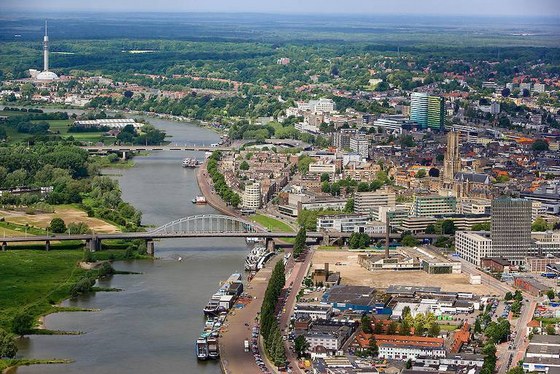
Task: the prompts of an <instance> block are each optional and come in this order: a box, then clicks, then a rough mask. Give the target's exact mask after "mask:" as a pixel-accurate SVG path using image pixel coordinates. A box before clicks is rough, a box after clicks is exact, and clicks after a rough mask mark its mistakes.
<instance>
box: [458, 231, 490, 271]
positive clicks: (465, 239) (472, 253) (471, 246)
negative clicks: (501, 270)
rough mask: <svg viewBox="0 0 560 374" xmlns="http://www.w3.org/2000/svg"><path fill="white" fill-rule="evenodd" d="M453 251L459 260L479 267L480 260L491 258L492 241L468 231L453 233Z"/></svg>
mask: <svg viewBox="0 0 560 374" xmlns="http://www.w3.org/2000/svg"><path fill="white" fill-rule="evenodd" d="M455 250H456V251H457V253H458V254H459V256H461V258H463V259H465V260H467V261H468V262H470V263H472V264H475V265H476V266H480V265H481V259H482V258H484V257H492V239H490V238H489V237H486V236H483V235H481V234H477V233H474V232H469V231H458V232H456V233H455Z"/></svg>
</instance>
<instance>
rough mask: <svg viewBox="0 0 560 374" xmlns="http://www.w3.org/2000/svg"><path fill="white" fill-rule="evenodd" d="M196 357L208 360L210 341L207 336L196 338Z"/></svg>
mask: <svg viewBox="0 0 560 374" xmlns="http://www.w3.org/2000/svg"><path fill="white" fill-rule="evenodd" d="M195 348H196V358H198V359H199V360H207V359H208V357H209V353H208V341H207V340H206V338H203V337H200V338H198V339H197V340H196V345H195Z"/></svg>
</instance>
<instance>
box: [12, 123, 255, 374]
mask: <svg viewBox="0 0 560 374" xmlns="http://www.w3.org/2000/svg"><path fill="white" fill-rule="evenodd" d="M149 121H150V122H151V123H152V124H154V125H155V126H156V127H158V128H160V129H162V130H165V131H166V132H167V134H169V135H171V136H172V138H171V139H170V140H171V141H172V143H179V144H206V145H208V144H210V143H217V142H218V140H219V136H218V135H216V134H215V133H213V132H211V131H210V130H208V129H205V128H201V127H197V126H194V125H191V124H185V123H178V122H172V121H166V120H161V119H154V118H150V119H149ZM187 155H188V156H191V157H192V156H196V157H198V158H200V159H202V158H203V157H204V154H203V153H200V152H198V153H196V152H190V153H183V152H178V151H162V152H154V153H153V154H151V155H149V156H145V157H137V158H135V162H136V165H135V166H134V167H133V168H131V169H127V170H112V171H109V172H111V173H115V174H121V176H119V177H118V179H119V182H120V186H121V189H122V193H123V198H124V200H126V201H128V202H130V203H132V204H133V205H134V206H135V207H136V208H138V209H140V210H141V211H142V212H143V218H142V222H143V223H144V224H147V225H162V224H165V223H167V222H170V221H172V220H174V219H177V218H181V217H185V216H190V215H195V214H201V213H215V210H214V209H213V208H211V207H209V206H197V205H194V204H192V203H191V199H192V198H193V197H194V196H195V195H197V194H198V193H199V189H198V186H197V183H196V177H195V170H192V169H183V168H182V167H181V160H182V159H183V158H184V157H185V156H187ZM245 255H246V245H245V242H244V240H242V239H231V238H228V239H219V238H209V239H177V240H164V241H161V242H157V243H156V257H158V258H159V259H158V260H155V261H130V262H118V263H115V265H114V266H115V268H116V269H118V270H126V271H135V272H140V273H141V274H138V275H115V276H113V277H112V278H111V279H108V280H103V281H101V282H100V286H103V287H116V288H120V289H122V290H123V291H122V292H100V293H96V294H94V295H91V296H85V297H80V298H79V299H77V300H73V301H65V302H64V303H63V305H68V306H80V307H85V308H96V309H99V311H97V312H72V313H57V314H52V315H49V316H47V317H46V318H45V324H46V327H47V328H49V329H55V330H56V329H59V330H75V331H83V332H84V333H85V334H83V335H77V336H69V335H67V336H30V337H26V338H24V339H23V340H22V341H21V342H20V350H19V353H18V356H21V357H26V358H68V359H71V360H74V362H73V363H71V364H68V365H33V366H29V367H20V368H18V369H16V370H14V372H15V373H17V374H27V373H34V374H35V373H47V374H48V373H71V374H73V373H76V374H86V373H87V374H90V373H135V374H142V373H146V374H147V373H150V374H153V373H157V372H161V373H219V372H220V367H219V363H218V362H202V363H200V362H198V361H197V360H196V358H195V355H194V341H195V339H196V337H197V336H198V335H199V334H200V332H201V331H202V328H203V322H204V318H203V314H202V308H203V307H204V305H205V304H206V302H207V301H208V299H209V297H210V296H211V295H212V293H213V292H214V291H215V290H216V289H217V288H218V286H219V282H220V281H223V280H225V279H226V278H227V277H228V276H229V275H230V274H231V273H232V272H235V271H242V270H243V263H244V259H245ZM178 256H181V257H182V258H183V261H182V262H179V261H177V258H178Z"/></svg>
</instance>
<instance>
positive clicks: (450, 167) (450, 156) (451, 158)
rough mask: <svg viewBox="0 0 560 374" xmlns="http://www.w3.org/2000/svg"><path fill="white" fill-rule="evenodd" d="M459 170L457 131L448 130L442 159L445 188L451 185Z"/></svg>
mask: <svg viewBox="0 0 560 374" xmlns="http://www.w3.org/2000/svg"><path fill="white" fill-rule="evenodd" d="M459 171H461V155H460V153H459V133H458V132H456V131H450V132H449V133H448V134H447V150H446V151H445V157H444V159H443V186H444V187H445V188H452V187H453V179H454V177H455V174H457V173H458V172H459Z"/></svg>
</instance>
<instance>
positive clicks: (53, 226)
mask: <svg viewBox="0 0 560 374" xmlns="http://www.w3.org/2000/svg"><path fill="white" fill-rule="evenodd" d="M49 230H51V232H53V233H57V234H61V233H63V232H66V224H65V223H64V220H63V219H62V218H58V217H55V218H53V219H52V220H51V223H50V225H49Z"/></svg>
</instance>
